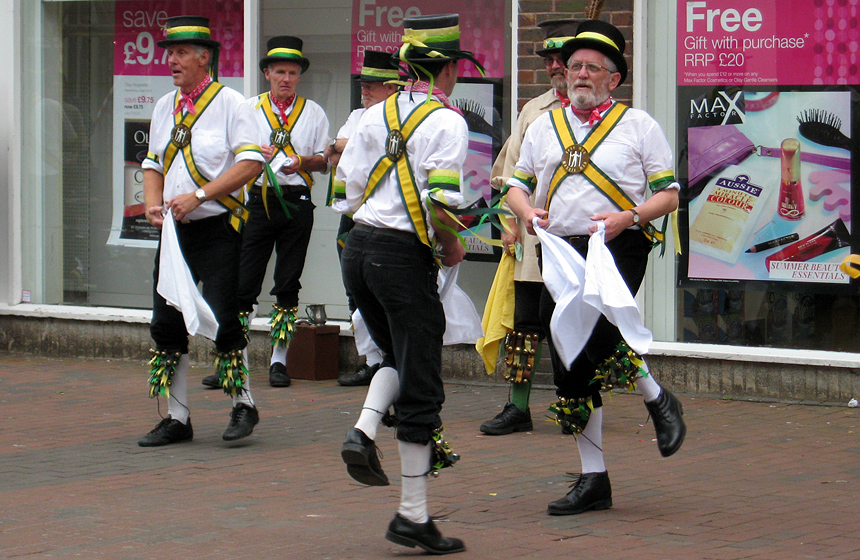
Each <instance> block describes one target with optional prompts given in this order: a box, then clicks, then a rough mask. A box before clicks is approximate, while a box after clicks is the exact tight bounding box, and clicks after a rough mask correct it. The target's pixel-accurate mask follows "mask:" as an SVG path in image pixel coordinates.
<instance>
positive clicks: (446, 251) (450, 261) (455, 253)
mask: <svg viewBox="0 0 860 560" xmlns="http://www.w3.org/2000/svg"><path fill="white" fill-rule="evenodd" d="M440 247H441V248H440V250H439V256H440V257H441V260H442V264H444V265H445V266H448V267H451V266H454V265H455V264H459V263H461V262H462V261H463V259H464V258H466V248H465V247H463V244H462V243H460V241H459V240H456V241H453V242H442V244H441V246H440Z"/></svg>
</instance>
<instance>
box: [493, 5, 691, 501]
mask: <svg viewBox="0 0 860 560" xmlns="http://www.w3.org/2000/svg"><path fill="white" fill-rule="evenodd" d="M624 48H625V41H624V36H623V35H622V34H621V32H620V31H619V30H618V29H616V28H615V27H614V26H612V25H610V24H608V23H605V22H602V21H599V20H587V21H584V22H583V23H581V24H580V25H579V27H578V28H577V31H576V35H575V37H574V38H573V39H571V40H569V41H567V42H565V44H564V46H563V47H562V57H563V59H565V60H566V61H567V84H568V96H569V98H570V102H571V105H570V107H569V108H566V109H558V110H555V111H552V112H550V113H545V114H543V115H541V116H540V117H538V119H537V120H535V122H534V123H532V126H531V127H529V130H528V131H527V132H526V136H525V139H524V141H523V145H522V149H521V151H520V159H519V161H518V162H517V165H516V169H515V170H514V173H513V176H512V177H511V179H510V180H509V181H508V185H509V186H510V187H511V189H510V191H509V194H508V203H509V205H510V207H511V209H512V210H513V211H514V212H515V213H516V214H517V217H518V218H519V219H520V220H522V221H523V222H524V223H525V224H526V225H527V228H528V231H529V233H531V234H534V227H533V220H535V219H536V220H537V224H538V226H540V227H541V228H542V229H545V230H546V231H547V232H549V233H552V234H554V235H556V236H559V237H561V238H563V239H565V240H567V241H568V242H569V243H570V245H571V246H572V247H573V248H574V249H576V250H577V251H578V252H579V253H580V254H581V255H582V256H583V257H585V256H586V254H587V250H588V238H589V236H590V235H591V234H592V233H594V232H595V231H597V229H598V225H597V222H603V225H604V226H605V239H606V246H607V248H608V249H609V251H610V252H611V253H612V256H613V258H614V260H615V264H616V266H617V268H618V271H619V272H620V274H621V276H622V278H623V279H624V281H625V283H626V284H627V287H628V288H629V289H630V292H631V293H633V294H635V293H636V291H637V290H638V289H639V285H640V284H641V282H642V279H643V277H644V275H645V269H646V266H647V264H648V254H649V252H650V250H651V247H652V245H653V243H654V241H653V240H655V239H656V240H659V239H660V238H661V234H660V232H657V231H656V229H655V228H654V226H653V225H651V223H650V222H651V221H652V220H656V219H658V218H660V217H663V216H665V215H667V214H669V213H670V212H672V211H673V210H675V208H677V206H678V189H679V185H678V183H677V182H676V181H675V178H674V172H673V165H674V162H673V158H672V153H671V150H670V148H669V143H668V141H667V140H666V137H665V135H664V134H663V131H662V130H661V129H660V126H659V124H658V123H657V122H656V121H655V120H654V119H653V118H652V117H650V116H649V115H648V114H647V113H645V112H644V111H640V110H637V109H630V108H627V107H625V106H624V105H622V104H620V103H615V102H614V101H613V100H612V98H611V97H610V92H611V91H612V90H613V89H615V88H616V87H618V85H619V84H621V83H622V82H623V81H624V79H625V78H626V76H627V64H626V61H625V60H624ZM647 191H650V193H651V196H650V197H646V193H647ZM530 195H533V198H532V199H530V198H529V196H530ZM554 309H555V302H554V301H553V300H552V297H551V296H550V294H549V292H548V291H547V290H546V287H544V291H543V293H542V294H541V302H540V317H541V322H542V323H543V325H544V329H545V330H546V332H548V333H551V332H552V331H551V330H550V329H549V324H550V318H551V317H552V314H553V311H554ZM557 330H562V331H563V330H564V325H560V326H558V327H557ZM552 334H553V335H558V336H564V333H563V332H558V333H552ZM549 342H550V344H549V346H550V351H551V358H552V364H553V371H554V374H555V384H556V387H557V394H558V396H559V401H558V403H557V404H556V405H555V407H554V408H555V410H556V411H557V413H556V419H557V421H558V422H559V423H560V424H561V425H562V426H563V427H566V428H569V429H571V430H572V431H573V432H575V433H576V434H577V438H576V442H577V447H578V450H579V455H580V461H581V463H582V475H581V476H580V477H579V478H578V480H577V481H576V483H575V484H574V486H573V488H572V489H571V491H570V492H569V493H568V494H567V495H566V496H564V497H563V498H561V499H559V500H556V501H554V502H552V503H550V504H549V506H548V508H547V512H548V513H549V514H551V515H572V514H578V513H582V512H583V511H587V510H596V509H607V508H610V507H612V490H611V486H610V483H609V474H608V472H607V471H606V467H605V464H604V461H603V450H602V446H603V439H602V422H603V420H602V419H603V407H602V399H601V396H600V389H601V385H602V384H606V383H609V382H611V381H610V380H609V379H604V380H603V382H598V381H599V379H597V377H596V373H595V372H596V370H599V371H600V372H601V374H602V375H606V376H607V377H608V376H609V375H610V374H616V375H620V377H619V381H621V382H622V383H625V384H626V385H627V386H628V387H629V388H633V387H635V388H637V389H638V390H640V391H641V392H642V394H643V397H644V400H645V406H646V408H647V409H648V411H649V413H650V415H651V417H652V419H653V420H654V427H655V430H656V432H657V447H658V449H659V451H660V453H661V454H662V455H663V456H664V457H668V456H669V455H672V454H673V453H675V452H676V451H677V450H678V449H679V448H680V447H681V444H682V443H683V441H684V436H685V434H686V426H685V424H684V420H683V418H682V414H683V410H682V407H681V404H680V402H679V401H678V399H677V398H675V396H674V395H672V394H671V393H670V392H669V391H668V390H666V389H663V388H662V387H661V386H660V385H659V384H658V383H657V382H656V381H655V380H654V378H653V376H652V375H651V374H650V373H649V370H648V366H647V364H646V363H645V362H644V360H643V359H642V358H641V356H638V355H636V354H635V353H634V352H633V351H632V350H630V349H629V348H628V347H627V345H626V343H625V342H624V340H623V339H622V337H621V334H620V332H619V331H618V329H617V328H616V327H615V326H614V325H612V324H611V323H610V322H609V321H608V320H607V319H606V317H603V316H602V317H601V318H600V319H599V320H598V322H597V325H596V326H595V327H594V330H593V332H592V334H591V337H590V338H589V340H588V342H587V343H586V345H585V348H584V350H583V351H582V352H581V353H580V355H579V356H578V357H577V358H576V359H574V360H573V363H572V365H571V366H570V367H569V368H568V365H567V364H565V363H564V362H563V361H562V360H561V359H560V358H559V356H558V353H557V352H556V351H555V348H554V347H553V343H552V337H550V338H549ZM621 377H623V379H622V378H621Z"/></svg>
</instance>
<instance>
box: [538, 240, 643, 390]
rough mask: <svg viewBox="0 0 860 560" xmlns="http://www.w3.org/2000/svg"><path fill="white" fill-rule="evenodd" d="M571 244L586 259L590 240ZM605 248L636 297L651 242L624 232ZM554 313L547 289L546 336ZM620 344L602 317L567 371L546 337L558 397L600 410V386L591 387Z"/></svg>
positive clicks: (543, 312) (542, 302)
mask: <svg viewBox="0 0 860 560" xmlns="http://www.w3.org/2000/svg"><path fill="white" fill-rule="evenodd" d="M570 244H571V246H572V247H573V248H574V249H576V250H577V251H578V252H579V254H581V255H582V256H583V258H585V257H586V256H587V254H588V238H587V237H585V238H574V239H573V240H571V242H570ZM606 246H607V248H608V249H609V252H610V253H612V256H613V258H614V259H615V265H616V266H617V267H618V272H620V273H621V277H622V278H623V279H624V283H625V284H627V287H628V288H630V293H632V294H636V292H637V291H639V286H640V285H641V284H642V280H643V278H644V277H645V269H646V268H647V266H648V253H650V252H651V243H650V241H648V238H646V237H645V235H644V234H643V233H642V232H641V231H636V230H625V231H623V232H622V233H621V234H619V235H618V236H617V237H615V238H614V239H612V240H610V241H609V242H608V243H607V244H606ZM554 310H555V302H554V301H553V299H552V296H550V295H549V292H548V291H547V289H546V287H544V288H543V292H542V293H541V299H540V318H541V322H542V323H543V326H544V329H545V331H544V332H547V333H548V332H550V329H549V322H550V319H551V318H552V313H553V311H554ZM621 340H622V337H621V333H620V332H619V331H618V328H617V327H616V326H615V325H613V324H612V323H610V322H609V320H608V319H607V318H606V317H605V316H601V317H600V319H598V320H597V325H595V327H594V330H593V331H592V332H591V336H590V337H589V339H588V342H587V343H586V344H585V348H584V349H583V350H582V352H581V353H580V354H579V356H577V358H576V359H575V360H574V361H573V365H572V366H571V367H570V369H567V367H566V366H565V364H564V363H563V362H562V360H561V359H560V358H559V357H558V353H557V352H556V351H555V348H554V347H553V343H552V337H547V342H548V343H549V349H550V359H551V360H552V369H553V376H554V381H555V385H556V394H557V395H558V396H559V397H565V398H586V397H589V396H590V397H592V403H593V405H594V406H600V405H601V404H602V403H603V400H602V399H601V398H600V384H599V383H591V381H592V380H593V379H594V374H595V370H596V369H597V366H598V365H599V364H601V363H602V362H603V361H604V360H605V359H606V358H608V357H609V356H610V355H612V353H613V352H614V351H615V348H616V346H618V343H619V342H621Z"/></svg>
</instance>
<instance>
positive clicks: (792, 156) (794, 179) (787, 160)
mask: <svg viewBox="0 0 860 560" xmlns="http://www.w3.org/2000/svg"><path fill="white" fill-rule="evenodd" d="M779 167H780V184H779V203H778V204H779V206H778V207H777V214H779V217H780V218H782V219H784V220H791V221H796V220H800V219H801V218H803V215H804V214H805V213H806V203H805V201H804V200H803V183H802V182H801V180H800V142H798V141H797V139H796V138H786V139H785V140H783V141H782V145H781V146H780V158H779Z"/></svg>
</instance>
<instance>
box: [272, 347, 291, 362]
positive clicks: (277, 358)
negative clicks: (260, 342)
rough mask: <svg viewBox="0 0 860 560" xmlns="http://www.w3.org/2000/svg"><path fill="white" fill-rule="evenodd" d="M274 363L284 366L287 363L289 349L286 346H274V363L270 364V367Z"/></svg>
mask: <svg viewBox="0 0 860 560" xmlns="http://www.w3.org/2000/svg"><path fill="white" fill-rule="evenodd" d="M274 363H279V364H284V365H286V363H287V347H286V346H272V361H271V362H269V365H272V364H274Z"/></svg>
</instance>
